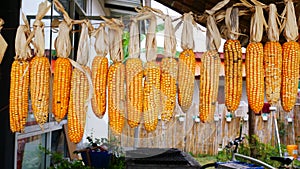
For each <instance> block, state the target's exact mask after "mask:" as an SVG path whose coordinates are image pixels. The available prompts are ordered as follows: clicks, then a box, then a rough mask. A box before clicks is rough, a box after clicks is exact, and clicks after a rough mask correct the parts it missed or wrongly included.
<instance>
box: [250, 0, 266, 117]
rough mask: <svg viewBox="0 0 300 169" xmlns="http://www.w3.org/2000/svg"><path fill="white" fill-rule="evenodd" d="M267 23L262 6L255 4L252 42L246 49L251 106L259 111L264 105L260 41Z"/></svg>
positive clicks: (252, 20)
mask: <svg viewBox="0 0 300 169" xmlns="http://www.w3.org/2000/svg"><path fill="white" fill-rule="evenodd" d="M263 24H265V20H264V15H263V10H262V7H261V6H258V5H256V6H255V13H254V15H253V16H252V18H251V26H250V43H249V44H248V46H247V49H246V88H247V96H248V103H249V105H250V108H251V109H252V110H253V111H254V112H255V113H259V112H260V111H261V109H262V108H263V106H264V69H263V57H264V55H263V45H262V43H260V41H261V39H262V34H263Z"/></svg>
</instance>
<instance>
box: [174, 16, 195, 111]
mask: <svg viewBox="0 0 300 169" xmlns="http://www.w3.org/2000/svg"><path fill="white" fill-rule="evenodd" d="M183 22H184V23H183V29H182V34H181V48H182V49H183V51H182V52H181V53H180V55H179V61H178V63H179V65H178V70H179V71H178V102H179V105H180V106H181V109H182V110H183V112H186V111H188V110H189V108H190V106H191V105H192V102H193V95H194V81H195V67H196V59H195V54H194V52H193V49H194V35H193V24H194V20H193V16H192V13H191V12H190V13H185V14H184V15H183Z"/></svg>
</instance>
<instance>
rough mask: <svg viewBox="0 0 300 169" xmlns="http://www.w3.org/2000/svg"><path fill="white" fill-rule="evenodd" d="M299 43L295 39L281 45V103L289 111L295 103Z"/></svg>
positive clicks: (299, 56) (299, 51)
mask: <svg viewBox="0 0 300 169" xmlns="http://www.w3.org/2000/svg"><path fill="white" fill-rule="evenodd" d="M299 59H300V45H299V43H297V42H295V41H290V42H285V43H284V44H283V45H282V84H281V85H282V86H281V104H282V108H283V110H284V111H286V112H289V111H291V110H292V109H293V107H294V105H295V103H296V96H297V93H298V79H299Z"/></svg>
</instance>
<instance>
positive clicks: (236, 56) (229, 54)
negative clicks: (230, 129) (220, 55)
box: [224, 39, 243, 112]
mask: <svg viewBox="0 0 300 169" xmlns="http://www.w3.org/2000/svg"><path fill="white" fill-rule="evenodd" d="M224 67H225V105H226V107H227V110H228V111H230V112H234V111H235V110H236V109H237V108H238V106H239V104H240V100H241V97H242V90H243V86H242V85H243V77H242V47H241V44H240V41H239V40H231V39H229V40H227V41H226V42H225V44H224Z"/></svg>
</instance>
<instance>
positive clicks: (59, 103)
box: [52, 21, 72, 122]
mask: <svg viewBox="0 0 300 169" xmlns="http://www.w3.org/2000/svg"><path fill="white" fill-rule="evenodd" d="M70 29H71V27H70V26H69V25H68V24H67V23H66V22H65V21H62V22H61V23H60V24H59V32H58V36H57V38H56V39H55V43H54V46H55V49H56V52H57V59H56V61H55V67H54V78H53V107H52V112H53V114H54V117H55V120H56V121H57V122H60V121H61V120H62V119H63V118H64V117H65V116H66V114H67V112H68V107H69V99H70V89H71V76H72V65H71V62H70V61H69V58H68V56H69V55H70V52H71V41H70V36H69V32H70Z"/></svg>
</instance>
